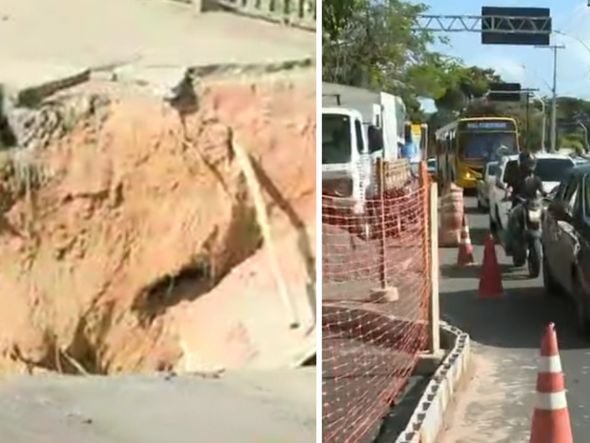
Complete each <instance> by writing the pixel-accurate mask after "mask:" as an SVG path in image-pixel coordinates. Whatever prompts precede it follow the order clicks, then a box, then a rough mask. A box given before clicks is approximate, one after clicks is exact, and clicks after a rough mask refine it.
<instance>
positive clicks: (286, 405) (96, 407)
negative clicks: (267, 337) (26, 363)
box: [0, 367, 315, 443]
mask: <svg viewBox="0 0 590 443" xmlns="http://www.w3.org/2000/svg"><path fill="white" fill-rule="evenodd" d="M314 440H315V367H310V368H302V369H298V370H284V371H265V372H256V371H241V372H239V371H238V372H234V373H228V374H225V375H222V376H221V377H220V378H219V379H203V378H201V377H199V376H196V375H195V376H190V375H188V376H183V377H175V378H172V379H165V378H164V376H157V375H154V376H118V377H60V376H57V375H48V376H39V377H24V378H11V379H8V380H4V381H3V382H2V384H0V441H2V442H11V443H54V442H60V443H81V442H84V443H138V442H141V443H164V442H171V443H194V442H199V441H200V442H207V443H224V442H244V443H273V442H281V443H283V442H284V443H309V442H312V441H314Z"/></svg>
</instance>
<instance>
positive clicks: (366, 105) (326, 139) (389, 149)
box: [322, 83, 406, 214]
mask: <svg viewBox="0 0 590 443" xmlns="http://www.w3.org/2000/svg"><path fill="white" fill-rule="evenodd" d="M322 95H323V97H322V187H323V189H322V192H323V193H325V194H328V195H334V196H338V197H349V198H351V200H352V201H351V203H353V210H354V213H356V214H360V213H363V211H364V200H365V197H366V196H367V192H368V191H369V190H370V189H372V186H371V185H372V183H373V177H372V176H373V174H372V171H373V169H372V165H373V164H374V161H375V160H376V159H377V158H379V157H380V158H383V159H384V160H393V159H396V158H398V152H399V148H400V147H401V145H402V144H403V143H404V121H405V115H406V108H405V106H404V103H403V102H402V101H401V99H400V98H399V97H396V96H394V95H391V94H387V93H383V92H375V91H369V90H366V89H361V88H355V87H351V86H344V85H337V84H333V83H324V84H323V90H322Z"/></svg>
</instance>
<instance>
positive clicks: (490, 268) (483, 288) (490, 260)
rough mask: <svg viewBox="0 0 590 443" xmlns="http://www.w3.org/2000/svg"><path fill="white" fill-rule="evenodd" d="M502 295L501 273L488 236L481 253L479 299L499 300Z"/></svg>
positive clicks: (492, 243)
mask: <svg viewBox="0 0 590 443" xmlns="http://www.w3.org/2000/svg"><path fill="white" fill-rule="evenodd" d="M503 293H504V288H503V287H502V273H501V272H500V266H499V265H498V259H497V258H496V246H495V242H494V238H493V237H492V235H491V234H490V235H488V237H487V238H486V241H485V247H484V251H483V264H482V267H481V273H480V277H479V297H480V298H500V297H502V294H503Z"/></svg>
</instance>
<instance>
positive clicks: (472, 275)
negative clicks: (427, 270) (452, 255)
mask: <svg viewBox="0 0 590 443" xmlns="http://www.w3.org/2000/svg"><path fill="white" fill-rule="evenodd" d="M440 270H441V273H442V277H443V278H452V279H456V278H457V279H479V275H480V273H481V264H480V263H476V264H474V265H471V266H464V267H461V266H457V265H442V266H441V268H440ZM500 271H501V272H502V279H509V280H510V279H512V277H518V275H516V272H515V271H513V267H512V266H510V265H500ZM520 274H522V271H521V272H520ZM524 277H525V278H526V275H524Z"/></svg>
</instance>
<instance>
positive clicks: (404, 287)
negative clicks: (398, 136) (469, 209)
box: [322, 164, 431, 443]
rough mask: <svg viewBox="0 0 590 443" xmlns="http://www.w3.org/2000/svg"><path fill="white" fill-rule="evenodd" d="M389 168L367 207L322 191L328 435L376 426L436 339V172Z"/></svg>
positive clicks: (347, 435) (348, 438)
mask: <svg viewBox="0 0 590 443" xmlns="http://www.w3.org/2000/svg"><path fill="white" fill-rule="evenodd" d="M388 166H391V165H388V164H385V166H384V168H383V169H384V173H383V175H382V177H383V178H382V179H381V180H380V181H379V183H382V184H383V185H382V186H378V188H379V189H378V191H377V192H376V195H375V196H374V197H373V198H370V199H368V200H366V201H365V203H364V205H363V206H364V209H363V210H362V211H360V212H361V213H359V211H358V209H357V210H356V212H355V211H354V210H353V207H354V202H353V201H352V199H345V198H338V197H332V196H329V195H323V196H322V233H323V244H322V248H323V262H322V266H323V299H322V332H323V338H322V349H323V351H322V352H323V357H322V364H323V369H322V399H323V401H322V403H323V409H322V411H323V412H322V421H323V441H325V442H334V443H352V442H359V441H365V440H366V439H367V438H368V436H369V435H370V434H372V433H374V432H375V429H376V428H377V427H378V426H379V424H380V421H381V419H382V418H383V417H384V416H385V415H386V414H387V412H388V411H389V409H390V407H391V405H392V402H395V400H396V399H397V398H398V397H399V394H400V392H401V391H402V390H403V389H404V387H405V386H406V384H407V382H408V379H409V377H410V376H411V374H412V371H413V369H414V366H415V364H416V361H417V356H418V353H419V352H421V351H423V350H425V348H426V345H427V312H428V311H427V309H428V302H429V294H430V285H431V279H430V246H429V236H430V234H429V232H430V227H429V226H428V218H429V214H428V211H429V209H428V189H429V188H428V186H429V185H428V180H427V179H426V178H424V179H423V180H420V179H418V178H414V177H411V176H410V175H409V174H407V175H405V176H404V175H403V174H402V175H400V174H399V170H396V168H395V167H388ZM400 177H401V179H400ZM381 195H382V197H381Z"/></svg>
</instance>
